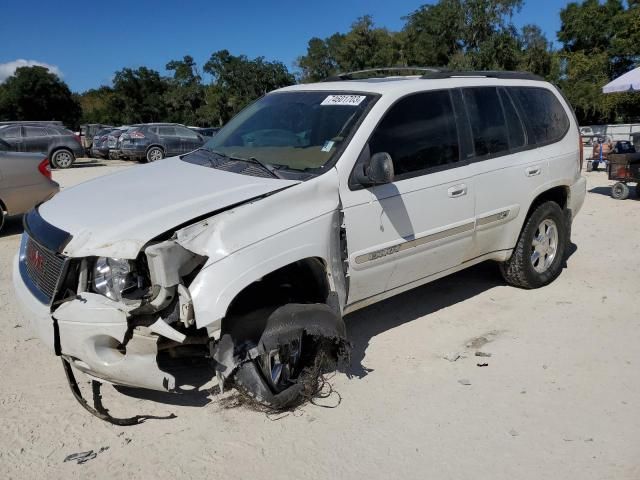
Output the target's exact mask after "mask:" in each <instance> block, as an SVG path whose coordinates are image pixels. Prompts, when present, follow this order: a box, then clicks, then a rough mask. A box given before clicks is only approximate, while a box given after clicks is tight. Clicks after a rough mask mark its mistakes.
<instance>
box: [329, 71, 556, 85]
mask: <svg viewBox="0 0 640 480" xmlns="http://www.w3.org/2000/svg"><path fill="white" fill-rule="evenodd" d="M388 72H420V73H422V75H421V76H420V78H421V79H423V80H437V79H442V78H502V79H505V80H539V81H540V80H544V79H543V78H542V77H540V76H538V75H535V74H533V73H529V72H513V71H499V70H477V71H474V70H470V71H464V70H446V69H443V68H436V67H383V68H367V69H365V70H356V71H354V72H345V73H338V74H336V75H332V76H331V77H328V78H326V79H324V80H323V82H339V81H343V80H357V79H358V78H359V77H362V78H363V79H366V78H376V77H375V76H373V75H369V76H367V74H378V73H388Z"/></svg>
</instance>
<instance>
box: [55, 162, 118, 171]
mask: <svg viewBox="0 0 640 480" xmlns="http://www.w3.org/2000/svg"><path fill="white" fill-rule="evenodd" d="M105 166H106V164H105V163H102V162H98V161H95V160H94V161H92V162H76V163H74V164H73V165H71V168H90V167H105ZM59 170H65V169H59V168H58V169H56V171H59Z"/></svg>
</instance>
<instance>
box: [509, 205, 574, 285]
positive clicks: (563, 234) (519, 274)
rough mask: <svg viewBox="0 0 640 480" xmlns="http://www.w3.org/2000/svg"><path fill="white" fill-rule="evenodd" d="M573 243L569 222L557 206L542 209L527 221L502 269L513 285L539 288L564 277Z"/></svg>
mask: <svg viewBox="0 0 640 480" xmlns="http://www.w3.org/2000/svg"><path fill="white" fill-rule="evenodd" d="M568 242H569V228H568V225H567V220H566V217H565V215H564V213H563V212H562V209H561V208H560V206H559V205H558V204H557V203H555V202H551V201H549V202H545V203H543V204H541V205H539V206H538V207H537V208H536V209H535V210H534V211H533V213H532V214H531V216H530V217H529V218H528V219H527V221H526V223H525V226H524V227H523V229H522V232H520V238H519V239H518V243H517V244H516V248H515V249H514V251H513V254H512V255H511V258H510V259H509V260H507V261H506V262H504V263H502V264H501V265H500V270H501V272H502V276H503V277H504V279H505V280H506V282H507V283H509V284H510V285H513V286H516V287H520V288H539V287H542V286H544V285H547V284H549V283H551V282H552V281H553V280H555V279H556V277H557V276H558V275H560V271H561V270H562V262H563V260H564V252H565V251H566V248H567V244H568Z"/></svg>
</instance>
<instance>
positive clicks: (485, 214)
mask: <svg viewBox="0 0 640 480" xmlns="http://www.w3.org/2000/svg"><path fill="white" fill-rule="evenodd" d="M462 92H463V97H464V100H465V105H466V109H467V113H468V116H469V122H470V125H471V130H472V136H473V144H474V164H473V167H474V173H475V185H476V208H475V212H476V232H475V242H474V252H473V256H474V257H475V256H480V255H485V254H488V253H492V252H498V251H503V250H508V249H511V248H513V247H514V246H515V243H516V242H517V239H518V236H519V234H520V229H521V227H522V224H523V223H524V218H525V217H526V214H527V211H528V207H529V205H530V203H531V202H532V200H533V198H534V196H535V195H537V193H539V192H540V190H541V189H542V187H543V185H544V184H545V183H546V182H547V181H548V178H549V155H550V152H551V150H549V149H546V150H545V149H544V148H540V147H544V145H550V144H551V143H553V141H554V137H557V136H558V135H560V137H561V136H564V134H565V133H566V131H567V129H568V127H569V123H568V119H567V118H566V114H565V113H564V110H563V109H562V107H561V105H560V104H559V103H557V100H556V103H557V108H559V109H560V112H557V111H554V109H555V108H556V107H555V106H553V105H552V104H551V103H550V101H552V100H554V99H555V97H554V95H553V94H552V93H551V92H550V91H549V90H546V89H543V88H534V87H472V88H464V89H462ZM559 113H560V115H559ZM552 117H555V119H554V118H552ZM562 117H564V118H565V119H566V125H564V124H563V120H562ZM554 130H555V133H554V132H553V131H554ZM559 130H564V132H559Z"/></svg>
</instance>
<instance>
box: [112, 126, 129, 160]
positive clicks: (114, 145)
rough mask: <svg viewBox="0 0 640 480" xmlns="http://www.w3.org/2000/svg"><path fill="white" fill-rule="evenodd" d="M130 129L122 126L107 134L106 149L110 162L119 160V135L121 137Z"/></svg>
mask: <svg viewBox="0 0 640 480" xmlns="http://www.w3.org/2000/svg"><path fill="white" fill-rule="evenodd" d="M129 128H131V127H130V126H129V125H123V126H121V127H118V128H116V129H114V130H112V131H111V133H109V136H108V137H107V148H108V149H109V154H108V157H109V158H111V159H112V160H117V159H118V158H120V147H119V145H118V139H119V138H120V135H122V134H123V133H124V132H125V131H126V130H128V129H129Z"/></svg>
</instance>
